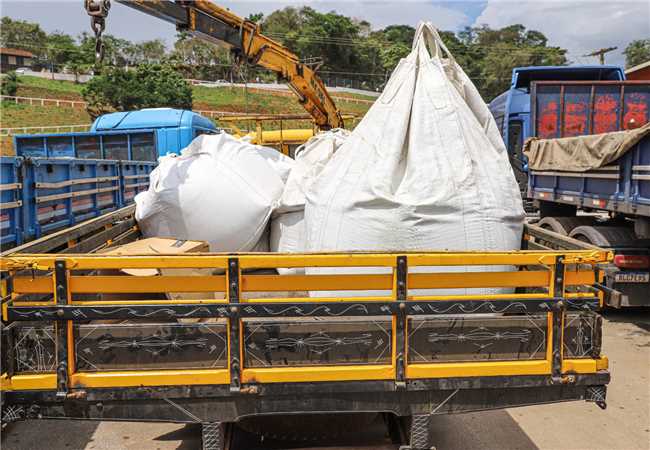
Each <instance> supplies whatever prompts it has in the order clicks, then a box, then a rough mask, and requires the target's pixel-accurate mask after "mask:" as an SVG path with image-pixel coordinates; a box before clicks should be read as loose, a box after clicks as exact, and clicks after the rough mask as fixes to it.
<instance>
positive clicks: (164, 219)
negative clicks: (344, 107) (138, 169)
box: [135, 133, 293, 251]
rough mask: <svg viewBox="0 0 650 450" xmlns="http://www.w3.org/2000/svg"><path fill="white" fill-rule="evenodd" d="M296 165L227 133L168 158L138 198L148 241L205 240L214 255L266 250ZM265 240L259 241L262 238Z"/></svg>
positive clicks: (208, 137) (204, 137)
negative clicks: (276, 212) (269, 228)
mask: <svg viewBox="0 0 650 450" xmlns="http://www.w3.org/2000/svg"><path fill="white" fill-rule="evenodd" d="M292 164H293V162H292V161H291V159H290V158H288V157H286V156H284V155H282V154H280V153H279V152H277V151H276V150H273V149H269V148H263V147H259V146H256V145H252V144H250V143H247V142H242V141H240V140H238V139H236V138H234V137H232V136H230V135H228V134H226V133H220V134H216V135H202V136H200V137H198V138H197V139H195V140H194V141H192V143H191V144H190V145H189V146H188V147H187V148H185V149H183V151H182V153H181V156H175V155H170V156H165V157H162V158H161V159H160V163H159V165H158V167H157V168H156V169H155V170H154V171H153V172H152V173H151V177H150V185H149V190H148V191H146V192H143V193H141V194H138V195H137V196H136V198H135V202H136V213H135V217H136V220H137V221H138V224H139V226H140V229H141V230H142V233H143V235H144V236H145V237H150V236H160V237H174V238H176V239H191V240H203V241H207V242H208V243H209V244H210V250H211V251H253V250H256V251H264V250H268V236H267V235H265V232H266V229H267V225H268V221H269V218H270V216H271V212H272V211H273V209H274V208H275V207H276V206H277V204H278V202H279V199H280V196H281V195H282V191H283V189H284V180H286V178H287V176H288V174H289V171H290V168H291V165H292ZM262 237H264V240H263V241H261V239H260V238H262Z"/></svg>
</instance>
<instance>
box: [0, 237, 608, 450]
mask: <svg viewBox="0 0 650 450" xmlns="http://www.w3.org/2000/svg"><path fill="white" fill-rule="evenodd" d="M36 245H39V246H40V245H42V244H36ZM611 258H612V255H611V253H609V252H606V251H603V250H600V249H597V248H590V249H585V250H567V251H552V250H549V251H515V252H419V253H409V252H398V253H363V252H358V253H318V254H290V255H289V254H259V253H247V254H246V253H233V254H186V255H174V256H165V255H156V256H151V255H149V256H144V255H143V256H137V255H135V256H110V255H101V254H97V255H95V254H19V253H12V254H9V255H6V256H5V257H4V258H3V259H2V261H1V262H0V269H2V271H3V273H4V275H5V279H4V282H5V294H6V295H5V297H4V299H3V302H2V319H3V323H4V325H5V329H4V332H3V339H5V341H4V342H3V361H4V363H3V369H4V373H3V374H2V377H1V387H2V396H3V405H4V406H3V414H4V415H5V418H6V416H7V415H8V417H9V418H10V419H11V418H15V417H19V416H20V417H35V416H38V417H51V418H75V417H83V418H94V419H125V418H126V419H135V420H144V419H146V420H166V421H175V422H201V423H204V424H223V423H229V422H235V421H238V420H240V419H242V418H245V417H248V416H254V415H266V414H286V413H292V414H293V413H305V414H309V413H314V412H330V413H338V412H350V411H359V410H361V411H377V412H383V413H393V414H395V415H396V416H409V417H413V418H414V421H413V423H416V424H417V421H416V420H415V418H417V417H424V416H426V417H428V416H429V415H431V414H447V413H454V412H464V411H474V410H481V409H495V408H503V407H510V406H517V405H526V404H534V403H547V402H554V401H566V400H579V399H583V400H588V401H593V402H596V403H597V404H598V405H600V406H603V407H604V402H605V388H606V384H607V383H608V382H609V372H608V371H607V368H608V362H607V358H606V357H605V356H603V355H602V354H601V332H600V329H601V319H600V316H599V315H598V314H597V313H596V311H597V310H598V309H599V308H600V307H601V305H602V293H601V290H600V282H601V278H602V276H601V271H600V270H599V269H598V266H599V264H602V263H607V262H608V261H610V260H611ZM472 267H473V268H474V269H472ZM277 268H298V269H304V274H295V275H278V274H277V272H276V270H275V269H277ZM143 269H148V270H151V269H155V270H156V271H157V272H158V273H159V275H153V276H152V275H146V276H143V275H139V272H138V271H142V270H143ZM125 271H126V272H127V273H128V274H127V273H125ZM418 426H419V425H418ZM205 429H206V430H211V429H212V428H209V427H207V428H205ZM212 430H213V431H214V429H212ZM411 432H412V433H415V434H417V433H418V431H417V430H414V429H412V430H411ZM206 448H208V447H206ZM215 448H217V447H215ZM412 448H418V447H413V446H412Z"/></svg>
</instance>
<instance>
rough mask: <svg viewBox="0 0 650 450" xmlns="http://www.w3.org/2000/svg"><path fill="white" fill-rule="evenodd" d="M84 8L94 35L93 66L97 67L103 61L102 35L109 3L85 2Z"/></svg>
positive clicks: (107, 1)
mask: <svg viewBox="0 0 650 450" xmlns="http://www.w3.org/2000/svg"><path fill="white" fill-rule="evenodd" d="M84 6H85V7H86V12H87V13H88V15H89V16H90V28H91V29H92V30H93V33H95V64H96V65H97V66H99V65H100V64H101V63H102V61H103V60H104V42H103V41H102V33H103V32H104V29H106V16H108V10H109V9H111V2H110V0H85V1H84Z"/></svg>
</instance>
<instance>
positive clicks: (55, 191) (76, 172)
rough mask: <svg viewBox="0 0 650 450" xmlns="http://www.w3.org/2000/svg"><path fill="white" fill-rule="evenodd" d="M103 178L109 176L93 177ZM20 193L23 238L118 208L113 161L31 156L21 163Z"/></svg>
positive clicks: (117, 185)
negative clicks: (23, 226) (21, 180)
mask: <svg viewBox="0 0 650 450" xmlns="http://www.w3.org/2000/svg"><path fill="white" fill-rule="evenodd" d="M107 177H108V178H111V179H110V180H106V181H98V180H97V178H107ZM85 178H88V181H87V182H79V181H80V180H84V179H85ZM100 190H103V191H104V192H99V191H100ZM23 193H24V198H25V203H24V207H23V209H24V218H25V223H26V224H27V227H26V230H25V234H26V236H25V240H28V239H33V238H39V237H41V236H43V235H45V234H47V233H50V232H53V231H56V230H58V229H61V228H64V227H68V226H72V225H74V224H75V223H77V222H80V221H83V220H87V219H89V218H92V217H96V216H98V215H99V214H101V213H103V212H107V211H111V210H114V209H116V208H118V207H119V174H118V169H117V162H116V161H105V160H87V159H68V158H65V159H64V158H31V159H29V160H28V161H26V164H25V187H24V190H23Z"/></svg>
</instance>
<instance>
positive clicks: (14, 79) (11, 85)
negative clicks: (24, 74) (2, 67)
mask: <svg viewBox="0 0 650 450" xmlns="http://www.w3.org/2000/svg"><path fill="white" fill-rule="evenodd" d="M0 83H1V87H0V93H2V95H8V96H10V97H13V96H14V95H16V91H18V83H20V80H19V79H18V76H16V72H7V73H6V74H5V76H3V77H0Z"/></svg>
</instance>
